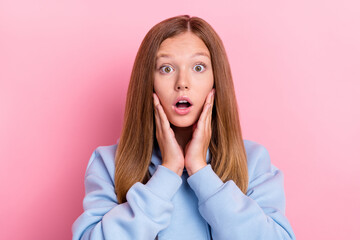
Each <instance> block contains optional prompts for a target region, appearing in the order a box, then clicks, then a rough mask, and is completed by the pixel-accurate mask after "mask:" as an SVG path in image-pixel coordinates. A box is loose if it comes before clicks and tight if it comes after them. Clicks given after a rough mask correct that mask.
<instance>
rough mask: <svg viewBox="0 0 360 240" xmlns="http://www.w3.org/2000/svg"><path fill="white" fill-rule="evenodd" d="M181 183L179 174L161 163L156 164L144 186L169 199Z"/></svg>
mask: <svg viewBox="0 0 360 240" xmlns="http://www.w3.org/2000/svg"><path fill="white" fill-rule="evenodd" d="M181 184H182V179H181V177H180V176H179V175H177V174H176V173H175V172H174V171H172V170H170V169H168V168H167V167H164V166H163V165H158V166H157V169H156V171H155V172H154V174H153V175H152V177H151V178H150V179H149V181H148V182H147V183H146V184H145V186H147V187H148V188H149V189H150V190H151V191H152V192H153V193H155V194H156V195H158V196H160V197H161V198H163V199H168V200H171V199H172V197H173V196H174V195H175V193H176V192H177V190H178V189H179V188H180V186H181Z"/></svg>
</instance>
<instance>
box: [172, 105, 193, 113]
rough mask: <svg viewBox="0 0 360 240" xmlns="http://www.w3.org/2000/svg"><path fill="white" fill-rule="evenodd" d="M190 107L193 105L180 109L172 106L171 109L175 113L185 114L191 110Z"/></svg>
mask: <svg viewBox="0 0 360 240" xmlns="http://www.w3.org/2000/svg"><path fill="white" fill-rule="evenodd" d="M192 107H193V106H190V107H188V108H184V109H180V108H177V107H176V106H173V109H174V111H175V112H176V113H177V114H179V115H185V114H188V113H189V112H190V111H191V109H192Z"/></svg>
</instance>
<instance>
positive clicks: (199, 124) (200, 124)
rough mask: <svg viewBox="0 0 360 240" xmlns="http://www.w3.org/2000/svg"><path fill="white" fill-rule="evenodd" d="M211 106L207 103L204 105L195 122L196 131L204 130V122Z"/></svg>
mask: <svg viewBox="0 0 360 240" xmlns="http://www.w3.org/2000/svg"><path fill="white" fill-rule="evenodd" d="M210 107H211V105H210V104H209V103H207V104H205V105H204V107H203V111H202V112H201V115H200V118H199V120H198V122H197V129H201V130H204V129H205V123H206V122H205V120H206V118H207V116H208V111H209V109H210Z"/></svg>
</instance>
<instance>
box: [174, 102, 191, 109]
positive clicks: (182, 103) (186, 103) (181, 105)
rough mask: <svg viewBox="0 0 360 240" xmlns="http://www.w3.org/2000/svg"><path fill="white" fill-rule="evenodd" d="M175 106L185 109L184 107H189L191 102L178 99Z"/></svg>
mask: <svg viewBox="0 0 360 240" xmlns="http://www.w3.org/2000/svg"><path fill="white" fill-rule="evenodd" d="M175 106H176V107H177V108H179V109H186V108H188V107H191V106H192V104H191V103H189V102H188V101H186V100H180V101H178V102H177V103H176V105H175Z"/></svg>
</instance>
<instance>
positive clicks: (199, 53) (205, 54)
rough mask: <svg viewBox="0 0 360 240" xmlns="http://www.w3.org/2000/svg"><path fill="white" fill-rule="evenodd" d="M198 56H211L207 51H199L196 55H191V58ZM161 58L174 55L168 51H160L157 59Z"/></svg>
mask: <svg viewBox="0 0 360 240" xmlns="http://www.w3.org/2000/svg"><path fill="white" fill-rule="evenodd" d="M196 56H205V57H208V58H210V57H209V55H208V54H207V53H205V52H197V53H195V54H194V55H192V56H191V58H193V57H196ZM159 58H173V56H172V55H171V54H166V53H160V54H159V55H158V56H156V59H159Z"/></svg>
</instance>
